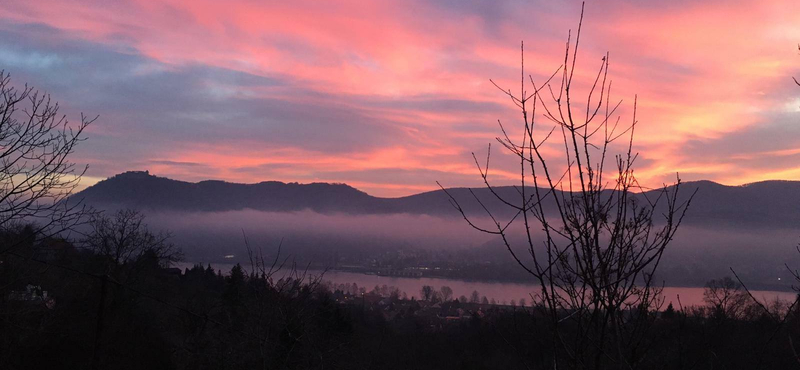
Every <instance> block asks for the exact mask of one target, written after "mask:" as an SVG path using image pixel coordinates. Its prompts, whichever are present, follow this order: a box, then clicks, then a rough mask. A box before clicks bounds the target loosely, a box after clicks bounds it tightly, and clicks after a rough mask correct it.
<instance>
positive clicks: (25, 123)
mask: <svg viewBox="0 0 800 370" xmlns="http://www.w3.org/2000/svg"><path fill="white" fill-rule="evenodd" d="M96 118H97V117H95V118H94V119H87V118H86V117H85V116H83V115H81V122H80V123H79V124H77V125H71V124H70V123H69V121H68V120H67V118H66V116H65V115H62V114H60V113H59V105H58V103H54V102H52V101H51V99H50V95H48V94H46V93H40V92H39V91H37V90H34V89H33V88H32V87H28V86H27V85H25V87H23V88H21V89H17V88H15V87H14V86H12V85H11V78H10V76H9V74H8V73H6V72H5V71H0V228H7V227H11V226H13V225H15V224H19V223H35V224H36V225H37V228H38V230H37V231H39V232H41V231H45V230H48V231H49V232H51V233H57V232H60V231H62V230H64V229H66V228H68V227H71V226H73V225H74V224H75V223H76V222H77V221H78V220H79V218H80V216H81V215H82V214H83V211H84V209H83V208H82V207H80V206H79V205H78V204H76V203H75V202H71V203H68V202H67V198H68V197H69V196H70V195H71V194H72V192H73V191H74V190H75V187H76V186H77V185H78V183H79V182H80V179H81V176H82V175H83V174H84V172H85V171H86V168H87V167H78V166H76V165H75V164H74V163H72V162H70V161H69V156H70V155H71V154H72V153H73V151H74V150H75V146H76V145H77V144H78V143H79V142H80V141H82V140H83V136H82V135H83V131H84V130H85V129H86V127H88V126H89V124H91V123H92V122H93V121H94V120H95V119H96ZM13 247H14V246H8V245H6V246H2V247H0V251H7V250H10V249H12V248H13Z"/></svg>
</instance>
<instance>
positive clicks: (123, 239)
mask: <svg viewBox="0 0 800 370" xmlns="http://www.w3.org/2000/svg"><path fill="white" fill-rule="evenodd" d="M89 224H90V225H91V228H92V230H91V232H90V233H88V235H87V237H86V238H85V239H84V241H83V243H84V244H85V245H86V247H87V248H89V249H91V250H93V251H94V252H95V253H97V254H98V255H100V256H102V257H103V258H105V259H106V261H107V262H108V265H109V267H110V268H112V269H116V268H118V267H121V266H123V265H125V264H129V263H136V262H139V261H143V260H144V259H152V260H153V261H152V262H156V263H157V264H159V265H161V266H164V265H168V264H169V263H172V262H176V261H178V260H179V258H180V252H179V251H178V249H177V248H176V247H175V246H174V245H173V244H172V243H170V241H169V239H170V237H171V235H170V234H169V233H166V232H158V233H155V232H152V231H150V230H149V229H148V227H147V224H145V223H144V215H143V214H141V213H140V212H138V211H135V210H131V209H123V210H119V211H117V212H115V213H114V214H113V215H112V216H107V215H105V214H96V215H93V217H92V220H91V221H90V223H89Z"/></svg>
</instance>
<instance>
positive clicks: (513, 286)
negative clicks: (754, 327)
mask: <svg viewBox="0 0 800 370" xmlns="http://www.w3.org/2000/svg"><path fill="white" fill-rule="evenodd" d="M193 265H194V263H190V262H184V263H178V264H177V265H176V267H179V268H181V269H184V268H187V267H188V268H191V267H192V266H193ZM212 267H213V268H214V269H218V270H220V271H222V272H223V273H228V272H229V271H230V269H231V268H232V267H233V265H232V264H220V263H217V264H212ZM245 268H246V266H245ZM308 273H309V274H311V275H317V276H318V275H319V274H322V273H323V271H317V270H311V271H309V272H308ZM323 280H324V281H328V282H331V283H333V284H350V285H352V284H353V283H355V284H357V285H358V286H359V287H364V288H366V290H367V291H371V290H372V289H373V288H374V287H375V286H382V285H387V286H388V287H396V288H398V289H400V291H402V292H405V293H406V294H407V295H408V297H409V298H410V297H412V296H413V297H417V298H419V296H420V289H421V288H422V286H423V285H430V286H432V287H434V288H435V289H437V290H438V289H440V288H441V287H443V286H448V287H450V288H451V289H452V290H453V297H455V298H458V297H459V296H462V295H463V296H465V297H469V296H470V295H471V294H472V292H473V291H477V292H478V294H479V295H480V296H481V297H483V296H486V298H487V299H488V300H492V299H494V300H495V301H496V302H497V303H504V302H505V303H510V302H511V301H512V300H514V301H515V302H519V301H520V299H524V300H525V301H527V302H531V297H530V294H532V293H535V292H537V291H538V285H537V284H525V283H512V282H488V281H465V280H455V279H446V278H435V277H421V278H409V277H394V276H379V275H368V274H362V273H357V272H347V271H327V272H324V275H323ZM703 291H704V288H698V287H664V291H663V292H662V294H663V296H664V307H666V306H667V304H669V303H672V304H673V306H675V308H676V309H677V308H678V307H679V303H678V299H679V297H680V304H681V305H683V306H684V307H689V306H699V305H703V304H704V302H703ZM751 293H752V294H753V296H755V297H756V298H758V299H759V300H760V301H762V302H769V301H773V300H775V299H776V298H779V299H782V300H787V301H792V300H794V297H795V293H793V292H779V291H765V290H754V291H751Z"/></svg>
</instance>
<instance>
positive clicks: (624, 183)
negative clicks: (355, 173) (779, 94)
mask: <svg viewBox="0 0 800 370" xmlns="http://www.w3.org/2000/svg"><path fill="white" fill-rule="evenodd" d="M582 24H583V10H581V18H580V21H579V23H578V28H577V33H576V35H575V39H574V42H573V41H572V40H573V39H572V34H571V32H570V34H569V36H568V38H567V43H566V45H567V46H566V52H565V53H564V63H563V64H562V65H561V66H559V67H558V68H557V69H556V70H555V72H553V74H552V75H551V76H550V77H549V78H548V79H546V80H545V81H544V82H536V81H534V78H533V76H525V68H524V67H525V64H524V47H521V48H520V49H521V53H522V55H523V59H522V63H521V64H522V79H521V86H520V90H519V93H518V94H515V93H512V92H511V90H510V89H505V88H502V87H500V86H499V85H497V84H496V83H494V81H492V83H493V84H495V86H496V87H497V88H498V89H499V90H500V91H502V93H503V94H504V95H505V96H506V97H507V98H509V99H510V100H511V101H512V102H513V103H514V105H515V106H516V107H517V109H519V112H520V113H521V120H520V123H519V125H518V126H517V127H516V128H515V129H514V130H513V131H512V129H511V128H509V127H507V126H505V125H504V124H503V123H502V122H500V121H498V123H499V126H500V128H499V129H500V136H499V137H498V138H497V141H498V142H499V143H500V144H501V145H502V146H503V148H505V149H506V150H507V152H508V153H510V154H511V157H513V158H514V159H515V161H514V163H513V165H514V166H515V167H516V168H517V169H518V171H519V172H518V174H517V176H518V184H517V185H516V186H514V188H513V190H512V191H507V192H504V191H502V190H501V189H498V188H497V187H496V186H495V185H494V184H493V183H492V181H490V177H489V172H490V168H489V164H490V158H491V145H490V146H489V149H488V151H487V157H486V162H485V165H484V164H481V163H480V162H479V161H478V159H477V156H476V155H475V154H474V153H473V159H474V161H475V164H476V167H477V169H478V172H479V174H480V176H481V179H482V180H483V185H484V186H485V188H486V189H487V190H488V192H487V194H488V196H489V197H490V198H491V199H486V198H485V197H484V198H483V199H482V198H481V197H479V196H478V195H477V193H476V192H475V191H473V190H471V189H470V190H469V195H470V196H471V202H472V204H474V205H477V207H476V208H477V209H479V210H481V211H482V212H483V213H484V214H485V217H484V218H483V219H482V220H489V222H488V223H486V222H483V223H482V222H481V221H482V220H481V221H479V220H478V219H477V218H475V217H474V216H472V214H468V213H467V211H465V208H464V205H465V203H464V200H463V199H462V200H459V199H457V198H456V197H455V195H454V193H453V192H451V191H448V190H447V189H445V188H444V187H442V186H441V184H440V187H441V188H442V189H443V190H444V191H445V192H446V193H447V195H448V196H449V198H450V200H451V203H452V205H453V206H454V207H455V208H456V210H457V211H459V212H460V214H461V215H462V216H463V218H464V219H465V220H466V221H467V223H468V224H469V225H470V226H472V227H473V228H475V229H477V230H479V231H482V232H485V233H488V234H492V235H496V236H498V237H499V239H501V240H502V242H503V245H504V247H505V250H506V251H507V252H508V253H509V254H510V255H511V257H512V258H513V259H514V261H515V262H516V263H517V264H518V265H519V266H520V267H521V268H522V269H524V270H525V271H526V272H527V273H528V274H530V275H531V276H532V277H533V278H534V279H535V280H536V282H537V283H538V285H539V288H538V289H539V292H538V294H536V296H535V298H536V301H534V302H533V305H534V306H536V307H542V309H543V311H542V312H540V313H539V314H540V315H543V316H545V317H547V318H548V322H549V325H550V328H549V329H550V330H549V332H550V333H551V337H550V339H549V345H550V347H551V348H550V351H551V353H553V356H554V359H553V363H552V364H550V365H551V366H552V367H553V368H564V367H566V368H576V369H578V368H590V367H591V368H605V367H619V368H636V367H639V366H643V365H641V364H642V360H643V354H644V353H645V351H646V349H647V348H648V346H647V345H646V343H645V342H646V341H648V340H650V339H651V337H649V336H648V335H647V333H648V330H649V327H650V324H651V323H652V319H653V315H650V314H649V312H652V311H654V310H657V309H658V307H659V306H660V304H661V303H662V302H663V300H662V299H661V298H660V287H659V286H658V285H656V284H655V281H654V277H655V271H656V268H657V267H658V265H659V263H660V261H661V257H662V255H663V253H664V250H665V248H666V247H667V245H668V244H669V242H670V241H671V240H672V239H673V237H674V235H675V233H676V232H677V229H678V226H679V225H680V223H681V221H682V219H683V217H684V215H685V212H686V210H687V209H688V207H689V203H690V201H691V199H692V197H693V194H692V195H690V196H688V197H684V198H679V189H680V179H679V178H678V179H677V182H676V183H675V184H674V185H672V186H667V185H664V186H662V187H661V188H657V189H655V190H652V191H649V192H646V190H648V189H646V188H644V187H642V186H641V185H640V184H639V182H638V181H637V179H636V177H635V176H634V164H635V162H636V159H637V158H638V153H636V152H634V151H633V141H634V132H635V128H636V126H637V124H638V121H637V120H636V109H637V101H636V98H634V103H633V108H632V110H631V115H632V118H631V120H630V123H629V124H620V122H621V113H620V110H619V107H620V106H621V105H622V104H621V103H622V101H621V100H620V101H618V102H615V103H613V104H612V103H611V98H610V90H611V82H610V79H609V78H608V69H609V54H608V53H606V54H605V55H604V56H603V57H602V58H601V59H600V63H599V64H600V65H599V69H598V70H597V71H598V72H597V74H596V75H595V76H594V77H593V79H592V80H589V81H587V83H585V84H584V86H579V85H575V84H576V83H577V80H575V79H574V77H575V76H576V73H575V72H576V60H577V56H578V45H579V43H580V37H581V27H582ZM577 75H581V74H580V73H578V74H577ZM556 76H558V77H556ZM526 80H529V81H530V85H529V87H526V85H527V84H526ZM576 87H585V88H586V90H587V91H588V93H587V94H586V96H582V97H578V96H576V95H575V88H576ZM528 88H529V89H530V90H528ZM578 101H582V102H585V105H580V106H579V103H577V102H578ZM580 104H583V103H580ZM543 120H544V121H543ZM554 133H555V135H553V134H554ZM512 137H515V138H517V137H519V138H520V139H519V140H518V141H517V140H512V139H511V138H512ZM556 137H558V138H559V139H560V140H558V139H555V138H556ZM554 140H558V142H553V141H554ZM559 151H560V152H561V154H560V155H557V154H556V155H554V154H553V153H558V152H559ZM615 152H616V153H617V154H616V155H614V153H615ZM612 158H613V159H612ZM609 162H610V163H609ZM609 165H613V166H614V169H613V170H611V171H609V169H608V166H609ZM609 172H610V174H609ZM490 200H491V203H490ZM517 225H518V226H517ZM512 226H513V227H512ZM512 232H518V233H521V234H522V236H521V240H523V241H522V242H515V240H519V239H517V238H515V235H514V234H512Z"/></svg>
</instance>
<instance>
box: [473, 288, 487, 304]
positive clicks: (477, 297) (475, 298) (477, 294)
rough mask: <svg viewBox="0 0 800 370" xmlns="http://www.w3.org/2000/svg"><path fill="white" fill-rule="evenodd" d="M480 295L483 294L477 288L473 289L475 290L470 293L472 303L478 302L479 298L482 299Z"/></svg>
mask: <svg viewBox="0 0 800 370" xmlns="http://www.w3.org/2000/svg"><path fill="white" fill-rule="evenodd" d="M480 296H481V295H480V293H478V291H477V290H473V291H472V294H470V296H469V301H470V302H471V303H478V301H479V299H480ZM484 298H486V297H484Z"/></svg>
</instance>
